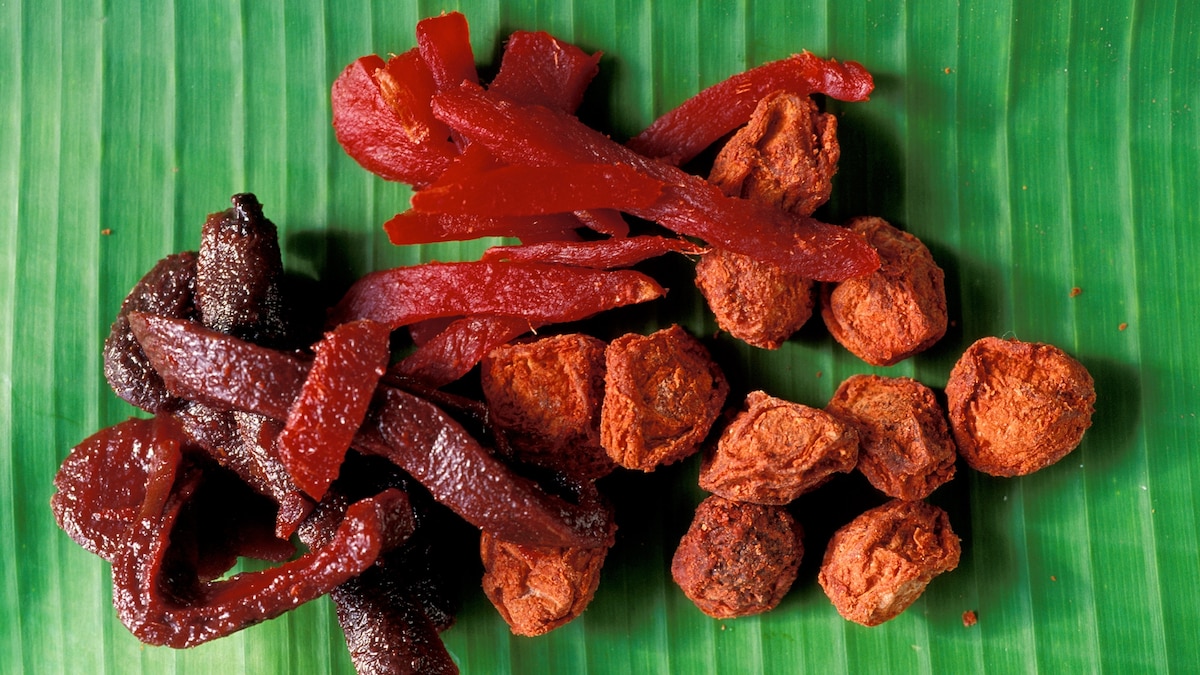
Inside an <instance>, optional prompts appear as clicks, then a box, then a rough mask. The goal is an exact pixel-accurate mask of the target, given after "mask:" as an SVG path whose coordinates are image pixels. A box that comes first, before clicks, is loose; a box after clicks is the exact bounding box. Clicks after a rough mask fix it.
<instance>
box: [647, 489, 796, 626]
mask: <svg viewBox="0 0 1200 675" xmlns="http://www.w3.org/2000/svg"><path fill="white" fill-rule="evenodd" d="M801 537H802V532H801V528H800V525H799V524H798V523H797V522H796V520H795V519H794V518H792V516H791V514H790V513H788V512H787V510H786V509H785V508H783V507H782V506H769V505H764V504H749V503H745V502H735V501H732V500H729V499H725V498H724V497H720V496H718V495H713V496H711V497H708V498H707V499H705V500H704V501H703V502H700V505H699V506H698V507H696V515H695V517H694V518H693V520H692V524H691V527H689V528H688V531H687V533H686V534H684V535H683V539H682V540H681V541H680V542H679V548H677V549H676V550H675V556H674V558H673V559H672V560H671V576H672V577H673V578H674V579H675V583H677V584H679V587H680V588H681V589H682V590H683V593H684V595H686V596H687V597H688V599H689V600H691V601H692V602H693V603H695V604H696V607H698V608H700V611H702V612H704V613H705V614H707V615H709V616H711V617H713V618H717V619H728V618H733V617H737V616H747V615H750V614H759V613H762V612H766V611H768V610H771V609H774V608H775V607H776V606H778V605H779V602H780V601H781V600H783V596H784V595H786V594H787V592H788V589H790V588H791V586H792V583H793V582H794V581H795V580H796V574H797V572H798V570H799V569H800V559H801V557H802V556H803V555H804V546H803V543H802V542H801Z"/></svg>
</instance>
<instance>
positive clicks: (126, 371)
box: [104, 251, 198, 413]
mask: <svg viewBox="0 0 1200 675" xmlns="http://www.w3.org/2000/svg"><path fill="white" fill-rule="evenodd" d="M195 293H196V253H194V252H192V251H185V252H183V253H175V254H172V255H169V256H167V257H165V258H163V259H162V260H159V261H158V263H157V264H155V265H154V267H153V268H151V269H150V271H149V272H147V273H146V274H145V276H143V277H142V278H141V279H140V280H139V281H138V282H137V284H135V285H134V287H133V288H132V289H131V290H130V291H129V295H127V296H126V297H125V300H124V301H123V302H122V303H121V309H120V311H119V312H118V313H117V318H116V319H115V320H114V321H113V324H112V328H111V329H110V330H109V334H108V338H107V339H105V341H104V377H105V379H107V380H108V385H109V386H110V387H112V390H113V392H115V393H116V394H117V396H120V397H121V398H122V399H124V400H125V401H127V402H128V403H130V404H132V405H135V406H137V407H139V408H141V409H142V410H145V411H146V412H150V413H156V412H158V411H159V410H167V409H170V408H174V407H177V406H178V405H179V404H180V403H181V402H180V401H179V399H177V398H175V397H174V396H171V395H170V394H169V393H167V389H166V387H165V386H164V385H163V381H162V378H161V377H159V375H158V373H156V372H154V368H153V367H152V366H151V365H150V362H149V361H148V360H147V359H146V354H145V353H144V352H143V351H142V347H141V345H139V344H138V341H137V338H135V337H134V336H133V331H131V330H130V329H129V314H130V312H149V313H151V314H158V315H160V316H169V317H172V318H176V319H195V318H197V317H198V312H197V310H196V305H195V300H194V295H195Z"/></svg>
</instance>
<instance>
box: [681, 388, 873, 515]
mask: <svg viewBox="0 0 1200 675" xmlns="http://www.w3.org/2000/svg"><path fill="white" fill-rule="evenodd" d="M858 455H859V449H858V433H857V432H856V431H855V428H854V427H853V426H852V425H849V424H847V423H846V422H844V421H842V420H841V419H839V418H837V417H834V416H833V415H830V414H828V413H826V412H824V411H822V410H818V409H816V408H810V407H808V406H806V405H802V404H800V403H792V402H790V401H784V400H783V399H780V398H776V397H774V396H770V395H768V394H767V393H765V392H762V391H754V392H750V394H749V395H748V396H747V397H746V408H745V410H743V411H742V412H740V413H739V414H738V416H737V417H736V418H734V420H733V422H732V423H730V425H729V426H728V427H726V428H725V430H724V432H722V433H721V437H720V439H719V440H718V442H717V444H716V446H715V447H714V448H712V449H711V450H709V451H707V452H706V453H705V455H704V459H703V461H702V462H701V464H700V487H702V488H704V489H705V490H708V491H709V492H712V493H715V494H718V495H721V496H722V497H725V498H726V499H734V500H738V501H743V502H755V503H757V504H787V503H788V502H791V501H792V500H793V499H795V498H796V497H799V496H800V495H802V494H804V493H805V492H809V491H811V490H814V489H816V488H817V487H819V486H820V485H822V484H824V483H825V482H826V481H828V480H829V479H830V478H831V477H832V476H833V475H834V474H835V473H847V472H849V471H852V470H853V469H854V466H855V462H856V461H857V460H858Z"/></svg>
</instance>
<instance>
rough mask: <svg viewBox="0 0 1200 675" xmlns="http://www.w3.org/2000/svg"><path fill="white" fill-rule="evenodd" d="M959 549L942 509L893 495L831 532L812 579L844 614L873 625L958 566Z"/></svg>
mask: <svg viewBox="0 0 1200 675" xmlns="http://www.w3.org/2000/svg"><path fill="white" fill-rule="evenodd" d="M960 554H961V546H960V544H959V541H958V535H956V534H954V531H953V530H951V529H950V517H949V516H948V515H946V512H945V511H943V510H942V509H940V508H938V507H936V506H933V505H931V504H928V503H926V502H922V501H905V500H901V499H893V500H892V501H890V502H888V503H887V504H884V505H883V506H879V507H876V508H873V509H871V510H869V511H867V512H865V513H863V514H862V515H860V516H858V517H857V518H855V519H854V520H852V521H850V522H849V523H848V524H846V525H844V526H843V527H842V528H841V529H839V530H838V531H837V532H835V533H834V535H833V538H832V539H830V540H829V545H828V547H827V548H826V549H825V558H824V560H823V561H822V563H821V571H820V572H819V573H818V575H817V581H818V582H819V583H820V584H821V588H823V589H824V590H825V595H827V596H829V599H830V601H832V602H833V606H834V607H836V608H837V611H838V613H839V614H841V615H842V616H843V617H844V618H846V619H848V620H850V621H854V622H856V623H860V624H862V625H864V626H878V625H879V624H881V623H883V622H885V621H888V620H890V619H893V618H895V617H896V616H897V615H899V614H900V613H901V612H903V611H904V610H905V609H907V608H908V607H909V606H910V605H911V604H912V603H913V602H915V601H916V599H917V598H918V597H920V596H921V594H922V593H924V592H925V587H926V586H928V585H929V582H930V581H931V580H932V579H933V578H934V577H936V576H937V575H939V574H941V573H943V572H948V571H950V570H952V569H954V568H955V567H957V566H958V559H959V556H960Z"/></svg>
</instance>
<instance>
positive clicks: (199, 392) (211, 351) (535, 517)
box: [131, 314, 611, 546]
mask: <svg viewBox="0 0 1200 675" xmlns="http://www.w3.org/2000/svg"><path fill="white" fill-rule="evenodd" d="M131 316H132V317H133V318H135V319H138V318H142V319H150V320H147V321H135V324H134V330H135V332H139V333H140V334H141V335H140V337H139V339H140V340H141V341H142V345H143V347H146V345H147V344H152V345H154V348H148V347H147V352H146V353H147V356H149V357H150V360H151V364H152V365H153V366H154V367H155V369H157V370H158V372H159V373H160V374H161V375H162V377H163V380H164V381H166V382H167V383H168V387H171V386H172V385H174V386H175V387H176V388H175V391H177V392H178V394H179V395H180V396H182V397H184V398H193V399H195V398H199V399H209V400H216V401H220V402H222V404H223V405H228V406H232V407H238V406H245V408H244V409H245V410H246V412H253V413H257V414H260V415H268V416H271V415H280V417H283V416H286V414H287V411H288V408H289V406H290V404H291V402H292V401H293V400H295V398H296V396H297V395H298V394H299V392H300V388H301V386H303V383H304V377H303V373H305V372H307V369H308V364H306V363H305V362H304V361H302V360H300V359H299V358H297V357H295V356H293V355H290V354H286V353H284V352H280V351H273V350H269V349H264V348H262V347H256V346H255V345H251V344H249V343H244V342H241V341H240V340H238V339H237V338H234V337H231V336H229V335H225V334H224V333H218V332H216V331H210V330H208V329H206V328H204V327H202V326H199V325H197V324H195V323H192V322H188V321H182V320H179V319H165V318H162V317H145V316H139V315H136V314H134V315H131ZM183 350H187V351H192V352H195V353H196V356H195V358H192V359H190V360H187V361H186V362H181V361H179V360H178V359H174V358H171V355H173V354H176V353H178V352H179V351H183ZM245 355H250V356H251V357H252V358H254V359H255V364H254V366H252V367H250V368H246V367H245V366H244V365H243V364H242V363H241V362H240V358H241V357H242V356H245ZM180 369H186V370H187V371H188V372H187V373H180V372H178V371H179V370H180ZM240 370H247V371H249V372H255V371H261V372H263V373H270V372H275V371H277V372H287V373H291V372H294V371H299V372H301V376H300V377H298V378H295V377H290V376H289V377H264V378H262V379H261V380H259V381H258V386H257V391H256V392H254V394H253V395H245V392H244V390H243V389H242V388H241V387H240V386H235V387H232V388H229V387H226V386H225V385H224V383H223V382H222V379H223V378H224V377H227V376H228V375H229V374H231V373H235V372H237V371H240ZM210 388H211V389H212V390H214V391H213V392H211V393H210V392H207V391H206V390H207V389H210ZM372 411H373V412H371V413H368V417H367V421H366V422H365V423H364V426H363V428H362V429H361V430H360V432H359V434H358V436H357V437H356V438H355V447H356V448H357V449H359V450H362V451H364V452H369V453H371V454H375V455H380V456H383V457H385V458H387V459H389V460H391V461H392V462H393V463H395V464H396V465H397V466H399V467H400V468H401V469H404V470H405V471H407V472H408V473H409V474H410V475H412V476H413V478H415V479H417V480H418V481H420V482H421V483H422V484H423V485H424V486H425V487H426V488H427V489H428V490H429V491H430V493H432V494H433V497H434V498H435V499H437V500H438V501H439V502H441V503H442V504H444V505H446V506H447V507H449V508H450V509H451V510H452V511H454V512H455V513H457V514H458V515H459V516H461V517H462V518H463V519H464V520H466V521H467V522H469V523H471V524H473V525H475V526H477V527H480V528H484V529H487V530H488V531H489V532H491V533H492V534H494V535H495V536H497V537H499V538H501V539H505V540H506V541H512V542H516V543H524V544H528V545H530V546H600V545H602V543H603V541H604V539H605V537H606V536H607V533H608V527H609V524H610V521H611V514H610V513H608V510H607V508H606V507H604V506H603V504H602V503H601V502H600V497H599V494H598V493H597V492H595V490H594V486H590V484H589V485H585V486H581V491H582V492H583V498H582V499H580V500H579V503H578V504H571V503H569V502H567V501H566V500H564V499H562V498H559V497H555V496H553V495H551V494H549V493H547V492H545V491H544V490H542V489H541V488H540V487H539V486H538V485H537V483H535V482H533V481H532V480H529V479H528V478H524V477H521V476H519V475H517V474H516V473H514V472H513V471H512V470H511V469H509V468H508V467H507V466H505V465H504V464H503V463H501V462H500V461H499V460H498V459H496V458H494V457H492V456H491V455H490V454H489V453H488V452H487V451H486V450H484V449H483V447H482V446H480V445H479V443H478V442H477V441H476V440H475V439H474V438H472V437H471V435H470V434H468V433H467V431H466V430H465V429H463V428H462V426H461V425H460V424H459V423H458V422H456V421H454V420H453V419H451V418H450V417H448V416H447V415H446V414H445V413H444V412H442V411H441V410H440V409H439V408H438V407H437V406H435V405H434V404H432V403H430V402H428V401H426V400H424V399H422V398H418V397H416V396H414V395H412V394H408V393H405V392H402V391H400V390H398V389H392V388H390V387H380V388H378V389H377V390H376V402H375V403H374V404H373V406H372Z"/></svg>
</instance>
